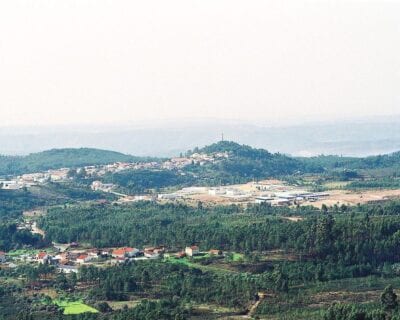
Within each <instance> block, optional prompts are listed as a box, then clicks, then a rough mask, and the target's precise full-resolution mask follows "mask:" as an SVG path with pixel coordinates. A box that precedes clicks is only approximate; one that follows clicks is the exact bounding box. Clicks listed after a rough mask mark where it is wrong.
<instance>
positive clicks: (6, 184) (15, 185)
mask: <svg viewBox="0 0 400 320" xmlns="http://www.w3.org/2000/svg"><path fill="white" fill-rule="evenodd" d="M68 171H69V169H68V168H61V169H57V170H47V171H45V172H36V173H27V174H23V175H20V176H17V177H15V178H13V179H11V180H0V189H4V190H18V189H22V188H29V187H32V186H35V185H38V184H43V183H45V182H47V181H53V182H55V181H63V180H66V179H68Z"/></svg>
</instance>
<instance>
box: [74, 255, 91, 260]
mask: <svg viewBox="0 0 400 320" xmlns="http://www.w3.org/2000/svg"><path fill="white" fill-rule="evenodd" d="M87 257H88V255H87V254H81V255H80V256H79V257H78V258H76V259H77V260H78V259H80V260H85V259H86V258H87Z"/></svg>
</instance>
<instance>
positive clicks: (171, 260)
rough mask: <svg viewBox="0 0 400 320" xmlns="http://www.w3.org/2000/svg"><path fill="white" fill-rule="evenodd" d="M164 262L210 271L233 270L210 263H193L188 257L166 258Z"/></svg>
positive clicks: (226, 271)
mask: <svg viewBox="0 0 400 320" xmlns="http://www.w3.org/2000/svg"><path fill="white" fill-rule="evenodd" d="M164 261H165V262H168V263H175V264H183V265H185V266H188V267H189V268H196V269H200V270H202V271H212V272H219V273H221V272H224V273H232V272H235V271H233V270H229V269H224V268H219V267H216V266H211V265H202V264H200V263H195V262H193V261H191V260H189V259H188V258H181V259H177V258H173V257H171V258H166V259H164Z"/></svg>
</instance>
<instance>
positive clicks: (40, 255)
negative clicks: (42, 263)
mask: <svg viewBox="0 0 400 320" xmlns="http://www.w3.org/2000/svg"><path fill="white" fill-rule="evenodd" d="M45 256H47V252H44V251H42V252H39V253H38V254H37V257H38V259H43V258H44V257H45Z"/></svg>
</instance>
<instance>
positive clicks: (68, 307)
mask: <svg viewBox="0 0 400 320" xmlns="http://www.w3.org/2000/svg"><path fill="white" fill-rule="evenodd" d="M53 302H54V304H56V305H57V306H59V307H60V308H63V309H64V314H81V313H85V312H90V313H98V311H97V310H96V309H95V308H92V307H91V306H88V305H86V304H84V303H83V302H82V300H78V301H68V300H54V301H53Z"/></svg>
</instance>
